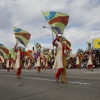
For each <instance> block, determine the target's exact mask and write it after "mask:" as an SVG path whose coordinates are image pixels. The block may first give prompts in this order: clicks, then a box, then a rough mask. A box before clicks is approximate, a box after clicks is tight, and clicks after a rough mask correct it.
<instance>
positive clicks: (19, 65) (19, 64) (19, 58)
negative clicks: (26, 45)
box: [15, 44, 23, 79]
mask: <svg viewBox="0 0 100 100" xmlns="http://www.w3.org/2000/svg"><path fill="white" fill-rule="evenodd" d="M16 46H17V44H16V45H15V52H16V63H15V66H16V68H17V72H16V76H17V78H18V79H20V78H21V69H22V59H23V52H22V50H21V47H17V48H16Z"/></svg>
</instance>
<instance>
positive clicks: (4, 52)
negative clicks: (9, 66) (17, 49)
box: [0, 43, 9, 58]
mask: <svg viewBox="0 0 100 100" xmlns="http://www.w3.org/2000/svg"><path fill="white" fill-rule="evenodd" d="M0 53H1V55H2V56H3V57H4V58H6V57H7V54H9V50H8V49H7V48H6V47H5V46H4V45H3V44H1V43H0Z"/></svg>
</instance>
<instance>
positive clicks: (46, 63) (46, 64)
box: [45, 59, 48, 69]
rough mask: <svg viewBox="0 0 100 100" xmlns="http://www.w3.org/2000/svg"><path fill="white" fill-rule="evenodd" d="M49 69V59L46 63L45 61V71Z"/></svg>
mask: <svg viewBox="0 0 100 100" xmlns="http://www.w3.org/2000/svg"><path fill="white" fill-rule="evenodd" d="M47 68H48V59H46V61H45V69H47Z"/></svg>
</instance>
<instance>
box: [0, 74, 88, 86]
mask: <svg viewBox="0 0 100 100" xmlns="http://www.w3.org/2000/svg"><path fill="white" fill-rule="evenodd" d="M0 75H2V74H0ZM2 76H10V77H15V76H13V75H2ZM23 78H26V79H31V80H41V81H51V82H55V81H56V80H51V79H43V78H32V77H23ZM68 83H71V84H79V85H89V83H85V82H84V83H83V82H71V81H68Z"/></svg>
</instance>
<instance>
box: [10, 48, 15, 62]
mask: <svg viewBox="0 0 100 100" xmlns="http://www.w3.org/2000/svg"><path fill="white" fill-rule="evenodd" d="M10 54H11V58H13V59H14V60H15V59H16V52H15V49H14V48H11V49H10Z"/></svg>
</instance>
